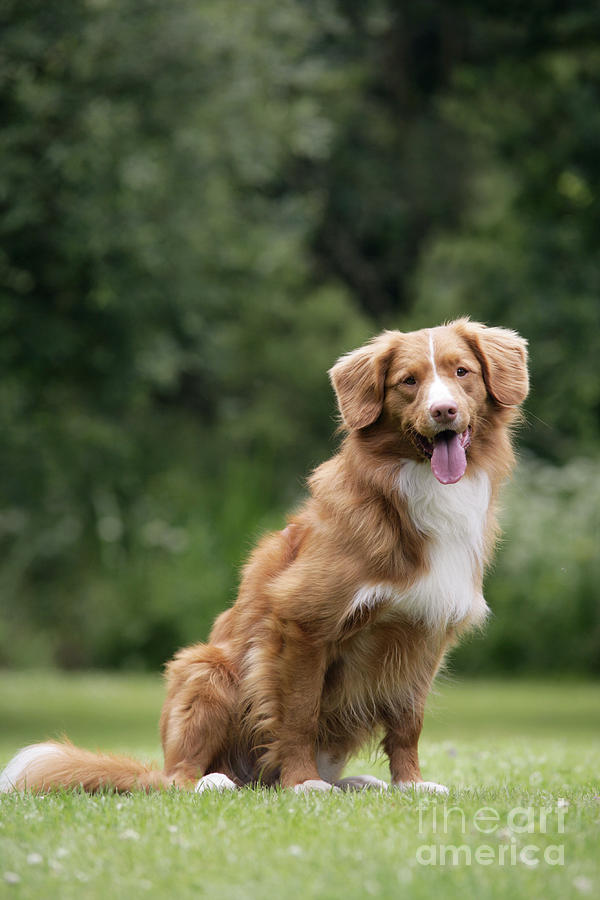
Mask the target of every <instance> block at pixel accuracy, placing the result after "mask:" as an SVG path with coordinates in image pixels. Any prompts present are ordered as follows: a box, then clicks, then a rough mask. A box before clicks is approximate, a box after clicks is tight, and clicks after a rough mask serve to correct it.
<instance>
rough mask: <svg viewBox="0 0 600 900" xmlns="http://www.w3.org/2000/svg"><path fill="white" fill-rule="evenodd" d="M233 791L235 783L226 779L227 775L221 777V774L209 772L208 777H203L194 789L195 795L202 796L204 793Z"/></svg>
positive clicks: (235, 788)
mask: <svg viewBox="0 0 600 900" xmlns="http://www.w3.org/2000/svg"><path fill="white" fill-rule="evenodd" d="M235 790H237V785H236V784H235V782H234V781H232V780H231V778H228V777H227V775H223V773H222V772H211V773H210V774H209V775H204V776H203V777H202V778H201V779H200V781H199V782H198V784H197V785H196V787H195V791H196V793H197V794H202V793H204V791H235Z"/></svg>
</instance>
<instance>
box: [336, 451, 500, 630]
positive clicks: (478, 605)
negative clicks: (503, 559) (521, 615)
mask: <svg viewBox="0 0 600 900" xmlns="http://www.w3.org/2000/svg"><path fill="white" fill-rule="evenodd" d="M398 488H399V490H400V492H401V493H402V496H403V497H404V499H405V501H406V503H407V505H408V509H409V512H410V515H411V517H412V520H413V522H414V523H415V525H416V526H417V528H418V530H419V531H420V532H421V533H422V534H423V535H424V537H425V539H426V554H427V557H426V559H427V564H428V567H427V571H426V572H425V574H424V575H422V576H421V577H420V578H419V579H417V580H416V581H415V582H414V583H413V584H412V585H410V586H409V587H407V588H405V589H400V588H399V587H398V586H397V585H392V584H388V583H381V584H373V585H364V586H362V587H361V588H360V589H359V590H358V591H357V592H356V594H355V595H354V597H353V599H352V607H351V608H352V611H355V610H357V609H359V608H361V607H364V606H368V607H375V606H378V605H380V604H382V603H383V604H386V605H389V604H390V603H391V604H392V609H397V610H399V611H402V612H403V613H404V614H406V615H408V616H409V617H410V618H412V619H414V620H418V621H422V622H424V623H425V624H426V625H428V626H429V627H431V628H440V627H441V628H445V627H447V626H448V625H451V624H456V623H458V622H463V621H465V620H466V619H469V620H470V621H471V622H472V623H473V624H475V623H477V622H480V621H481V620H482V619H483V618H484V617H485V614H486V612H487V606H486V604H485V600H484V599H483V596H482V594H481V590H480V586H481V574H482V569H483V553H484V529H485V525H486V520H487V515H488V507H489V503H490V482H489V478H488V476H487V475H486V474H485V472H478V473H476V474H475V475H473V476H470V477H465V478H462V479H461V480H460V481H459V482H458V483H457V484H448V485H442V484H440V483H439V482H438V481H437V480H436V478H435V477H434V476H433V474H432V472H431V468H430V466H428V465H427V464H426V463H417V462H411V461H409V462H406V463H405V464H404V465H403V466H402V469H401V472H400V476H399V483H398Z"/></svg>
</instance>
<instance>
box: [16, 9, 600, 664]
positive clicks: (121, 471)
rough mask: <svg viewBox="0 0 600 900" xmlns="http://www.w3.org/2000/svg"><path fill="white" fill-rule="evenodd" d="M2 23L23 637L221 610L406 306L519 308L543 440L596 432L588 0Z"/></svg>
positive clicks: (162, 632) (59, 646)
mask: <svg viewBox="0 0 600 900" xmlns="http://www.w3.org/2000/svg"><path fill="white" fill-rule="evenodd" d="M0 27H1V28H2V36H3V37H2V44H1V46H0V110H1V112H2V121H3V122H4V123H5V125H4V127H3V129H2V132H1V133H0V238H1V240H0V247H1V249H0V365H1V366H2V372H3V378H2V380H1V381H0V427H2V433H3V442H2V447H1V449H0V496H1V498H2V499H1V502H0V542H1V545H2V550H3V563H2V565H1V566H0V594H1V597H2V604H3V607H4V615H3V617H2V621H1V623H0V662H5V663H9V662H10V663H15V662H18V661H29V662H32V661H34V662H41V661H44V660H45V661H48V660H57V661H59V662H60V663H61V664H64V665H80V664H101V665H105V664H115V663H117V662H123V663H124V664H154V665H155V664H157V663H158V662H159V661H160V660H161V659H163V658H164V657H166V656H167V655H168V654H169V653H170V652H171V651H172V650H173V649H174V648H175V646H176V645H177V644H179V643H182V642H184V641H188V640H190V639H193V638H195V637H199V636H201V634H202V633H203V632H204V631H206V629H207V627H208V624H209V622H210V619H211V617H212V615H213V614H214V612H215V611H216V610H217V609H219V608H221V607H222V606H223V605H224V603H225V602H226V601H227V599H229V598H231V597H232V595H233V592H234V589H235V582H236V577H237V576H236V570H235V569H236V566H237V565H238V563H239V561H240V559H241V558H242V557H243V556H244V554H245V552H246V550H247V549H248V546H249V544H250V539H249V537H248V536H249V535H251V534H252V533H253V532H255V531H256V530H257V529H260V528H262V527H266V526H270V525H273V524H275V525H277V524H279V523H280V522H281V521H282V515H281V513H280V512H279V510H281V509H282V508H284V507H288V506H289V505H290V504H293V502H295V499H296V497H297V496H298V495H299V494H300V493H301V492H302V475H303V474H304V473H305V472H306V471H307V469H308V468H309V467H310V466H311V465H312V464H313V463H316V462H318V461H319V460H320V459H321V458H323V456H324V455H326V453H327V452H328V450H329V449H330V447H331V442H330V433H331V431H332V430H333V420H334V407H333V399H332V396H331V391H330V389H329V386H328V382H327V377H326V374H325V372H326V370H327V368H328V367H329V366H330V365H331V363H332V362H333V361H334V360H335V358H336V356H337V355H338V354H339V353H341V352H342V351H345V350H348V349H350V348H351V347H353V346H356V345H357V344H358V343H360V342H361V341H362V340H364V339H365V338H366V337H368V336H369V334H370V333H372V332H374V331H376V330H377V329H378V328H380V327H381V326H382V325H385V326H387V327H405V326H406V327H409V326H410V325H411V324H431V322H432V321H437V320H439V319H440V318H444V317H446V316H451V315H455V314H457V313H464V312H468V313H470V314H471V315H472V316H473V317H474V318H482V319H487V320H489V321H495V322H498V323H501V324H506V325H512V326H514V327H517V328H519V329H520V330H522V331H523V333H524V334H525V335H527V336H528V337H529V338H530V340H531V345H532V352H533V363H534V385H535V388H534V394H533V397H532V401H531V404H530V410H531V412H532V414H533V417H538V418H539V419H543V420H544V422H548V423H550V425H551V427H550V428H549V427H548V426H546V425H545V424H544V423H540V422H539V421H538V418H532V422H533V424H532V427H531V428H530V429H529V430H528V432H527V434H526V441H527V443H529V445H530V446H531V447H533V448H535V450H536V451H537V452H538V453H539V454H540V455H544V456H546V457H548V458H549V459H551V460H554V461H562V460H564V459H566V458H567V457H569V456H572V455H573V453H574V452H577V453H586V452H587V453H590V454H596V455H597V446H598V438H599V437H600V435H599V430H600V429H599V422H598V412H599V410H600V399H599V390H600V388H599V386H598V380H597V379H594V378H591V377H590V372H591V371H592V368H593V365H594V362H595V359H596V357H597V355H598V340H599V337H598V335H599V334H600V329H599V328H598V325H599V324H600V323H599V322H598V315H599V308H600V307H599V304H598V302H597V296H598V287H599V285H598V280H599V277H598V276H599V273H598V261H597V253H596V246H595V244H596V240H597V238H596V235H597V233H598V228H597V225H598V223H597V217H598V188H599V185H598V179H599V177H600V174H599V173H600V164H599V163H598V159H599V158H600V157H599V155H598V152H597V150H598V144H599V138H600V120H599V117H598V110H597V102H596V101H597V89H598V81H599V79H598V75H599V72H598V67H599V56H598V51H597V49H596V48H597V44H596V41H595V37H596V36H597V31H598V12H597V9H596V4H594V3H592V2H591V0H585V2H582V3H580V4H578V5H577V8H576V9H574V8H572V7H570V6H569V5H567V4H565V3H559V2H551V0H547V2H542V0H536V2H534V3H532V4H529V5H528V6H527V8H526V9H525V8H524V7H523V5H522V4H516V3H504V4H499V3H497V2H492V0H486V2H483V3H479V4H474V3H472V2H467V0H464V2H460V3H458V4H454V5H453V7H452V9H451V10H450V9H449V8H448V5H447V4H444V3H443V2H442V0H422V2H418V3H408V2H401V3H397V2H394V3H392V2H391V0H368V2H366V3H357V2H355V0H310V2H306V3H300V2H298V0H256V2H254V3H252V4H239V3H233V2H232V0H183V2H181V3H178V4H175V5H172V6H167V5H165V4H164V3H159V2H158V0H64V2H61V3H60V4H48V3H44V2H42V0H21V2H16V0H6V2H5V3H4V4H2V7H1V8H0ZM567 371H568V373H569V377H568V378H565V372H567ZM538 385H539V386H542V387H538ZM574 396H575V397H576V402H574V400H573V397H574ZM590 471H592V472H593V471H595V470H594V469H593V468H592V469H591V470H590ZM582 583H583V582H582ZM582 590H583V589H581V590H580V588H577V591H578V592H579V593H581V592H582Z"/></svg>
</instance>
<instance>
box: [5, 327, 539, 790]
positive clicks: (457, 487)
mask: <svg viewBox="0 0 600 900" xmlns="http://www.w3.org/2000/svg"><path fill="white" fill-rule="evenodd" d="M329 374H330V378H331V382H332V385H333V388H334V391H335V394H336V396H337V401H338V405H339V410H340V414H341V422H342V425H341V428H342V430H343V432H344V434H345V436H344V439H343V441H342V443H341V447H340V450H339V452H338V453H337V454H336V455H335V456H333V457H332V458H331V459H329V460H328V461H326V462H325V463H323V464H322V465H320V466H319V467H318V468H317V469H316V470H315V471H314V473H313V474H312V476H311V477H310V479H309V481H308V485H309V489H310V495H309V497H308V499H307V500H306V501H305V502H304V504H303V505H302V506H301V507H300V508H299V509H298V510H297V511H296V512H295V513H294V514H293V515H291V517H290V518H289V520H288V524H287V525H286V527H285V528H284V529H283V530H281V531H278V532H276V533H272V534H269V535H267V536H265V537H264V538H263V539H262V540H261V541H260V542H259V544H258V546H257V547H256V549H255V550H254V552H253V553H252V555H251V557H250V560H249V562H248V563H247V565H246V566H245V568H244V570H243V576H242V580H241V586H240V590H239V595H238V598H237V601H236V603H235V604H234V606H233V607H231V608H230V609H228V610H226V611H225V612H223V613H222V614H221V615H220V616H219V617H218V618H217V620H216V622H215V624H214V627H213V629H212V632H211V635H210V639H209V642H208V643H206V644H196V645H194V646H191V647H188V648H186V649H183V650H181V651H179V652H178V653H177V654H176V656H175V657H174V659H173V660H172V661H171V662H170V663H169V664H168V665H167V667H166V682H167V696H166V700H165V703H164V707H163V711H162V715H161V720H160V731H161V738H162V745H163V750H164V769H163V770H162V771H161V770H159V769H157V768H153V767H151V766H148V765H145V764H143V763H140V762H138V761H136V760H133V759H129V758H127V757H120V756H119V757H117V756H111V755H108V754H100V753H91V752H89V751H87V750H81V749H79V748H77V747H75V746H73V745H72V744H70V743H68V742H54V741H49V742H46V743H42V744H34V745H32V746H29V747H26V748H24V749H23V750H21V751H20V752H19V753H18V754H17V756H15V757H14V759H13V760H12V761H11V762H10V763H9V764H8V766H7V768H6V769H5V770H4V772H3V773H2V775H1V776H0V789H1V790H4V791H8V790H14V789H17V790H22V789H28V790H32V791H45V790H48V789H52V788H56V787H66V788H71V787H80V788H83V789H84V790H85V791H97V790H100V789H112V790H116V791H131V790H134V789H144V790H150V789H154V788H170V787H172V786H175V787H178V788H182V789H187V790H194V789H195V790H198V791H204V790H208V789H218V790H225V789H234V788H238V787H241V786H243V785H263V786H276V785H279V786H281V787H283V788H293V789H295V790H296V791H307V790H326V791H331V790H332V789H335V788H336V787H337V788H342V789H360V788H365V787H376V788H380V789H383V788H387V787H388V785H387V783H384V782H383V781H380V780H379V779H375V778H373V777H371V776H354V777H352V776H351V777H348V778H342V772H343V770H344V768H345V766H346V763H347V761H348V759H350V757H352V756H353V755H354V754H355V753H356V752H357V751H358V750H359V749H361V748H362V747H364V745H365V744H368V743H369V742H370V741H372V740H373V738H374V737H377V736H379V737H380V738H381V743H382V747H383V749H384V751H385V753H386V754H387V757H388V760H389V766H390V773H391V786H395V787H398V788H402V789H406V788H407V787H412V786H414V787H416V788H421V789H425V790H432V791H440V792H447V788H445V787H444V786H443V785H439V784H437V783H436V782H427V781H423V779H422V776H421V771H420V768H419V758H418V741H419V735H420V732H421V726H422V723H423V712H424V707H425V701H426V698H427V694H428V692H429V689H430V687H431V684H432V681H433V679H434V677H435V675H436V672H437V670H438V669H439V667H440V665H441V663H442V661H443V658H444V656H445V654H446V652H447V650H448V649H449V648H450V647H451V646H452V645H454V644H455V643H456V641H457V640H458V639H459V637H460V636H461V635H462V634H463V633H464V632H466V631H467V630H468V629H470V628H473V627H475V626H478V625H481V624H482V623H483V622H484V620H485V618H486V614H487V612H488V608H487V606H486V603H485V600H484V598H483V594H482V581H483V574H484V570H485V567H486V564H487V563H488V562H489V560H490V557H491V554H492V551H493V548H494V544H495V543H496V539H497V525H496V519H495V514H494V510H495V507H496V502H497V497H498V492H499V489H500V487H501V485H502V483H503V482H504V481H505V479H506V478H507V476H508V475H509V474H510V472H511V470H512V468H513V465H514V453H513V449H512V432H513V426H514V424H515V423H516V422H517V421H518V419H519V416H520V411H519V407H520V405H521V404H522V403H523V401H524V400H525V398H526V396H527V393H528V387H529V385H528V372H527V342H526V341H525V340H524V339H523V338H522V337H520V336H519V335H518V334H517V333H516V332H514V331H511V330H508V329H505V328H496V327H486V326H484V325H482V324H479V323H475V322H471V321H470V320H469V319H467V318H464V319H459V320H457V321H454V322H451V323H450V324H447V325H442V326H439V327H435V328H430V329H422V330H419V331H413V332H410V333H403V332H400V331H385V332H383V333H382V334H380V335H378V336H377V337H375V338H373V339H372V340H371V341H370V342H369V343H367V344H366V345H364V346H362V347H360V348H359V349H358V350H355V351H353V352H351V353H348V354H347V355H345V356H343V357H341V359H339V360H338V362H337V363H336V364H335V365H334V366H333V368H332V369H331V371H330V373H329Z"/></svg>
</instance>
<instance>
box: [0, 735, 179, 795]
mask: <svg viewBox="0 0 600 900" xmlns="http://www.w3.org/2000/svg"><path fill="white" fill-rule="evenodd" d="M171 784H172V780H171V779H169V778H167V776H166V775H165V774H164V773H163V772H161V771H160V770H158V769H156V768H152V766H147V765H145V764H144V763H141V762H138V761H137V760H135V759H130V758H129V757H127V756H113V755H112V754H107V753H92V752H90V751H89V750H81V749H80V748H79V747H75V746H74V745H73V744H71V743H69V742H68V741H65V742H64V743H59V742H58V741H48V742H47V743H44V744H31V745H30V746H29V747H24V748H23V749H22V750H20V751H19V752H18V753H17V755H16V756H14V757H13V758H12V759H11V761H10V762H9V764H8V765H7V767H6V768H5V770H4V771H3V772H2V774H0V793H7V792H8V791H23V790H28V791H47V790H49V789H51V788H77V787H81V788H83V790H84V791H88V792H90V793H93V792H94V791H98V790H100V789H101V788H109V789H111V788H112V790H115V791H131V790H149V789H151V788H166V787H169V786H170V785H171Z"/></svg>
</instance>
